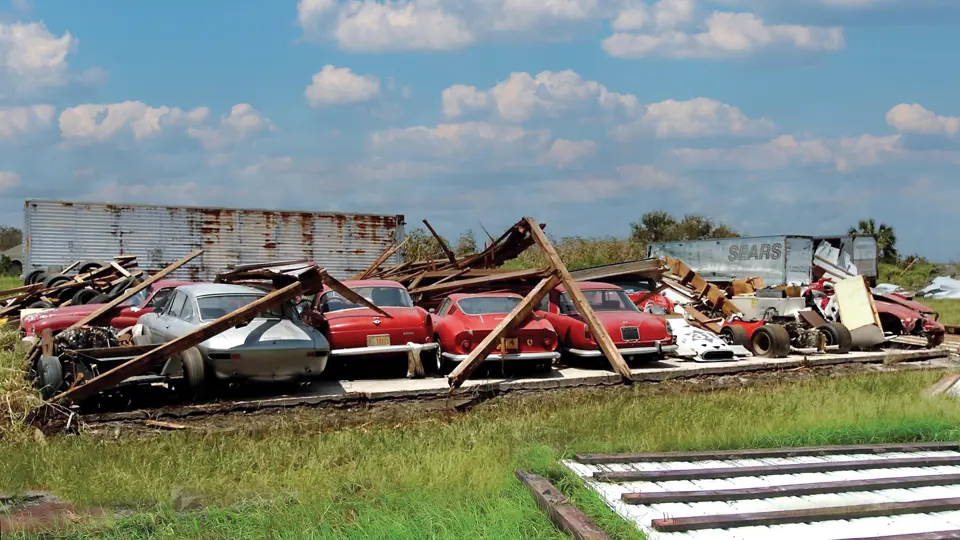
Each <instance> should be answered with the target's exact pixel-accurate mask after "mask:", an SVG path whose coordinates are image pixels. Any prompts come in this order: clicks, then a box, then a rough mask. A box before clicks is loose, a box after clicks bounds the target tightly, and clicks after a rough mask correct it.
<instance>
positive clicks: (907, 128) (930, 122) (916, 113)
mask: <svg viewBox="0 0 960 540" xmlns="http://www.w3.org/2000/svg"><path fill="white" fill-rule="evenodd" d="M887 124H889V125H891V126H893V127H895V128H897V129H898V130H899V131H900V132H902V133H923V134H927V135H957V134H958V133H960V117H957V116H939V115H937V114H936V113H934V112H933V111H930V110H927V109H925V108H924V107H923V106H921V105H919V104H917V103H914V104H912V105H908V104H906V103H901V104H899V105H897V106H895V107H893V108H892V109H890V111H889V112H887Z"/></svg>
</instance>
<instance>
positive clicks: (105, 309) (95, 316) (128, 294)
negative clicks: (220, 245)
mask: <svg viewBox="0 0 960 540" xmlns="http://www.w3.org/2000/svg"><path fill="white" fill-rule="evenodd" d="M201 254H203V250H202V249H198V250H197V251H194V252H193V253H191V254H189V255H187V256H186V257H184V258H182V259H180V260H179V261H177V262H175V263H173V264H171V265H170V266H167V267H166V268H164V269H163V270H160V271H159V272H157V273H156V274H154V275H152V276H150V277H149V278H147V279H146V280H144V281H142V282H140V283H139V284H138V285H134V286H133V287H130V288H129V289H127V290H126V291H124V292H123V294H121V295H120V296H118V297H116V298H114V299H113V300H111V301H110V302H108V303H106V304H104V305H103V306H101V307H100V309H98V310H96V311H94V312H93V313H91V314H90V315H87V316H86V317H84V318H83V319H81V320H79V321H77V322H75V323H73V325H71V326H70V328H68V330H72V329H74V328H80V327H81V326H87V325H92V324H94V323H95V322H97V321H98V320H99V319H100V318H101V317H103V316H104V315H106V314H107V313H109V312H110V311H111V310H112V309H114V308H115V307H117V306H119V305H120V304H122V303H124V302H126V301H127V299H129V298H132V297H133V296H134V295H135V294H137V293H138V292H140V291H142V290H144V289H146V288H147V287H149V286H151V285H153V284H154V283H156V282H157V281H160V280H161V279H163V278H165V277H167V275H169V274H170V273H171V272H174V271H175V270H177V269H178V268H180V267H181V266H183V265H185V264H187V263H188V262H190V261H191V260H193V259H194V258H196V257H199V256H200V255H201ZM107 268H110V267H107Z"/></svg>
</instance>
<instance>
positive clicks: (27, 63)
mask: <svg viewBox="0 0 960 540" xmlns="http://www.w3.org/2000/svg"><path fill="white" fill-rule="evenodd" d="M77 46H78V40H77V38H75V37H74V36H72V35H71V34H70V32H64V33H63V35H61V36H56V35H54V34H52V33H51V32H50V31H49V30H48V29H47V26H46V25H45V24H44V23H43V22H28V23H22V22H16V23H4V22H0V93H11V94H25V93H30V92H36V91H38V90H42V89H45V88H51V87H57V86H64V85H66V84H68V83H70V82H71V81H79V82H97V81H98V80H100V79H102V77H103V72H102V70H100V69H99V68H94V69H91V70H89V71H88V72H86V73H83V74H78V75H72V74H71V73H70V69H69V68H70V66H69V62H68V60H67V57H68V55H70V54H71V53H73V52H75V51H76V50H77Z"/></svg>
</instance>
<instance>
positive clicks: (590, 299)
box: [560, 289, 640, 312]
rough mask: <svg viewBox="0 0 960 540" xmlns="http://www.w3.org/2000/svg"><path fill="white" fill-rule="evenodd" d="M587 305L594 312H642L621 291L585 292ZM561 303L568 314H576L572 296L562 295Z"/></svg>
mask: <svg viewBox="0 0 960 540" xmlns="http://www.w3.org/2000/svg"><path fill="white" fill-rule="evenodd" d="M583 296H585V297H586V299H587V303H589V304H590V307H591V308H593V310H594V311H640V310H639V309H637V306H636V305H635V304H634V303H633V302H632V301H630V297H628V296H627V293H625V292H624V291H621V290H620V289H594V290H587V291H583ZM560 302H561V304H562V305H563V307H564V308H565V310H566V311H567V312H576V311H577V307H576V306H575V305H574V304H573V301H572V300H571V299H570V295H569V294H567V293H563V294H562V295H560Z"/></svg>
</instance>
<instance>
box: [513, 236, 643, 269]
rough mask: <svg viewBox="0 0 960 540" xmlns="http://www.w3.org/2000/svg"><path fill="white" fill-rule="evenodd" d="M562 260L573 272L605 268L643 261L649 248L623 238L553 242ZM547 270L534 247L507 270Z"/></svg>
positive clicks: (577, 239) (544, 260)
mask: <svg viewBox="0 0 960 540" xmlns="http://www.w3.org/2000/svg"><path fill="white" fill-rule="evenodd" d="M551 242H552V243H553V245H554V247H555V248H556V250H557V254H558V255H560V259H562V260H563V263H564V264H565V265H567V268H568V269H570V270H579V269H581V268H590V267H592V266H600V265H604V264H613V263H619V262H624V261H632V260H636V259H643V258H645V257H646V256H647V249H646V246H643V245H641V244H638V243H636V242H632V241H630V240H625V239H620V238H612V237H607V238H580V237H565V238H561V239H559V240H555V239H551ZM544 266H548V263H547V260H546V258H545V257H544V256H543V252H541V251H540V248H538V247H536V246H534V247H531V248H530V249H528V250H526V251H524V252H523V253H521V254H520V256H519V257H517V258H516V259H514V260H512V261H509V262H507V263H506V264H505V265H504V268H540V267H544Z"/></svg>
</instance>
